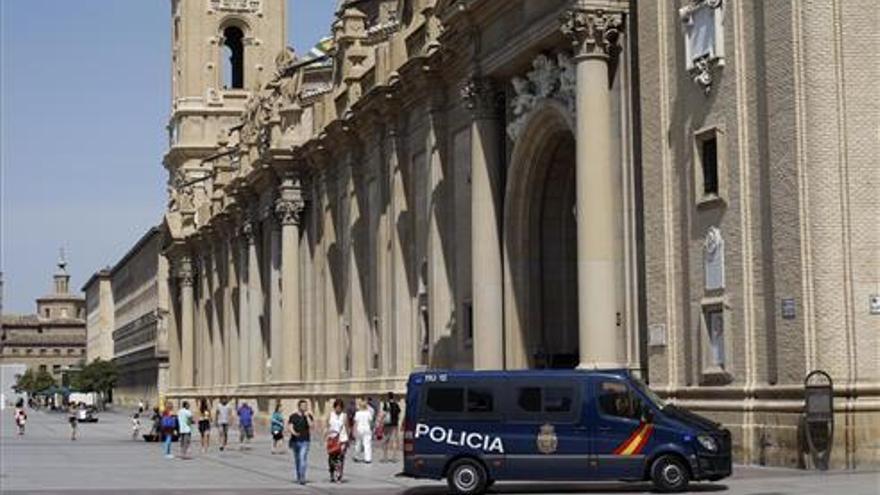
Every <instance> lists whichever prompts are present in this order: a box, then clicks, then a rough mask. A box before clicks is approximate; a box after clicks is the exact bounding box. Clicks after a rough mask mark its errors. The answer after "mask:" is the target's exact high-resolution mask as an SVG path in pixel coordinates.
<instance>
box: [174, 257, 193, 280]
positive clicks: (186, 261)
mask: <svg viewBox="0 0 880 495" xmlns="http://www.w3.org/2000/svg"><path fill="white" fill-rule="evenodd" d="M193 278H194V273H193V261H192V258H191V257H190V256H181V257H179V258H178V259H177V279H178V281H179V283H180V286H181V287H192V286H193Z"/></svg>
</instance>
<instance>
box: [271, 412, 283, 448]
mask: <svg viewBox="0 0 880 495" xmlns="http://www.w3.org/2000/svg"><path fill="white" fill-rule="evenodd" d="M269 430H270V431H271V432H272V454H283V453H284V447H283V446H282V441H283V440H284V415H283V414H281V403H280V402H279V403H277V404H275V412H273V413H272V418H271V421H270V424H269Z"/></svg>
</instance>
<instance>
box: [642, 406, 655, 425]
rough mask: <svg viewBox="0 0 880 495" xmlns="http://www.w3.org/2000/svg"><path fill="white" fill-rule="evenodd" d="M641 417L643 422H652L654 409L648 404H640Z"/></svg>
mask: <svg viewBox="0 0 880 495" xmlns="http://www.w3.org/2000/svg"><path fill="white" fill-rule="evenodd" d="M641 419H642V421H643V422H645V423H653V422H654V411H653V410H651V408H650V407H649V406H646V405H644V404H642V411H641Z"/></svg>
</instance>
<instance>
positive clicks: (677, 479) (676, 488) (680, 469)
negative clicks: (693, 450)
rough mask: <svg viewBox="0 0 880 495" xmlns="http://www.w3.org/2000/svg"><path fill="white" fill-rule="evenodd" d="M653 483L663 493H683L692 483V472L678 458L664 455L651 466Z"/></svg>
mask: <svg viewBox="0 0 880 495" xmlns="http://www.w3.org/2000/svg"><path fill="white" fill-rule="evenodd" d="M651 481H653V482H654V486H655V487H656V488H657V490H659V491H661V492H665V493H671V492H683V491H685V490H686V489H687V486H688V483H689V482H690V472H689V471H688V469H687V466H685V465H684V463H683V462H682V461H681V460H680V459H679V458H678V457H675V456H671V455H664V456H660V457H659V458H657V460H656V461H654V464H653V465H652V466H651Z"/></svg>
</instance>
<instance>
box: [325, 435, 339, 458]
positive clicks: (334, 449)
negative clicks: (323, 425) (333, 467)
mask: <svg viewBox="0 0 880 495" xmlns="http://www.w3.org/2000/svg"><path fill="white" fill-rule="evenodd" d="M341 453H342V442H340V441H339V437H338V436H332V437H327V454H329V455H337V454H341Z"/></svg>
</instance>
